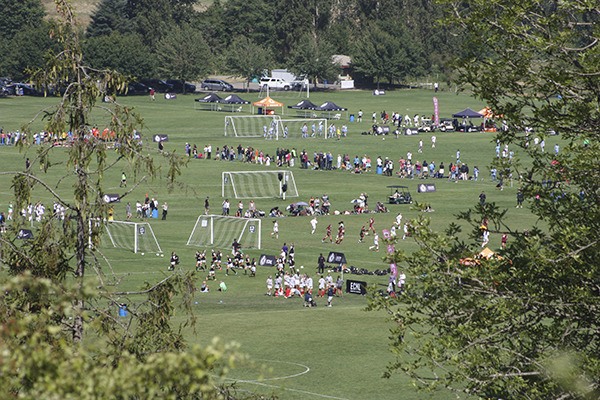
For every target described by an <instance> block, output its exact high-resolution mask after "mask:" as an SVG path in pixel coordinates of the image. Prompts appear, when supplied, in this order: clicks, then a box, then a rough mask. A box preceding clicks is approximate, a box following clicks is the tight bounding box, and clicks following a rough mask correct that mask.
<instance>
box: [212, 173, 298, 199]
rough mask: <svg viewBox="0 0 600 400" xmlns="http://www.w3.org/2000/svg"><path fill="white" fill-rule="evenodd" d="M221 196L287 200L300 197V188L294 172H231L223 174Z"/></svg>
mask: <svg viewBox="0 0 600 400" xmlns="http://www.w3.org/2000/svg"><path fill="white" fill-rule="evenodd" d="M284 189H285V190H284ZM221 196H222V197H233V198H235V199H268V198H276V197H278V198H283V199H285V198H286V197H298V188H297V187H296V180H295V179H294V174H293V173H292V171H287V170H282V171H229V172H223V173H222V178H221Z"/></svg>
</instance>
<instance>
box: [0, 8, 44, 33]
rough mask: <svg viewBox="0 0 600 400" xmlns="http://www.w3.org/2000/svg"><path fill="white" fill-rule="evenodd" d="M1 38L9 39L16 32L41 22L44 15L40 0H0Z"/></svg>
mask: <svg viewBox="0 0 600 400" xmlns="http://www.w3.org/2000/svg"><path fill="white" fill-rule="evenodd" d="M0 10H2V13H0V26H2V29H1V32H0V38H1V39H10V38H12V37H13V36H14V35H15V34H17V32H19V31H20V30H23V29H26V28H33V27H37V26H39V25H41V24H42V21H43V18H44V16H45V15H46V12H45V11H44V6H43V5H42V2H41V1H40V0H22V1H14V0H0Z"/></svg>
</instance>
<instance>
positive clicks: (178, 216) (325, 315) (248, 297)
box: [0, 90, 556, 400]
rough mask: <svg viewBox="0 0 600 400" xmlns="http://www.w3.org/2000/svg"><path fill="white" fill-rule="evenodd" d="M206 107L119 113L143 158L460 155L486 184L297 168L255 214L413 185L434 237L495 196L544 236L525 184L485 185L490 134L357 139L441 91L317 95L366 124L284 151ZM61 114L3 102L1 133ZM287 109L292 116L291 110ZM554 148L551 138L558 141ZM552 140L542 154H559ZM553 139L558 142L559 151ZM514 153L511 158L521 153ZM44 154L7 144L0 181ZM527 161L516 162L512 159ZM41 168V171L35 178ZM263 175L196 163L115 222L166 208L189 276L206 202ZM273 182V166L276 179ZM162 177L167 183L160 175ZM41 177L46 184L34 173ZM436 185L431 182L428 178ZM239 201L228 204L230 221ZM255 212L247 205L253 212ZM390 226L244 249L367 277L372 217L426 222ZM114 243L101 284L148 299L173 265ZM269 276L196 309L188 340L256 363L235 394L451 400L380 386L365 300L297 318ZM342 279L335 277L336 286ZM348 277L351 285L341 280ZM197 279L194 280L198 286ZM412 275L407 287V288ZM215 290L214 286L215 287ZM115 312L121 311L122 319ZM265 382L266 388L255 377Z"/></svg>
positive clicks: (383, 195)
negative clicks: (235, 175)
mask: <svg viewBox="0 0 600 400" xmlns="http://www.w3.org/2000/svg"><path fill="white" fill-rule="evenodd" d="M241 96H242V97H244V98H246V99H247V100H252V101H255V100H257V94H256V93H249V94H245V93H244V94H241ZM196 97H199V96H198V95H187V96H179V97H178V98H177V99H176V100H172V101H167V100H164V99H163V98H162V97H158V98H157V100H156V101H155V102H152V101H150V99H149V98H148V97H146V96H143V97H123V98H121V99H120V101H121V102H123V103H125V104H127V105H131V106H134V107H135V108H136V110H137V111H138V112H139V113H140V114H141V115H142V116H143V117H144V122H145V127H144V129H143V130H142V134H143V135H144V138H145V145H146V147H147V149H148V153H150V154H153V153H157V149H156V145H155V144H154V143H150V141H149V140H148V138H150V137H151V135H154V134H168V135H169V142H167V143H166V145H165V150H166V151H176V152H177V153H180V154H183V152H184V145H185V143H186V142H189V143H190V144H192V145H193V144H196V145H197V146H198V148H199V149H202V148H203V147H204V145H206V144H208V143H210V144H211V145H212V147H213V150H214V149H216V148H217V147H222V146H223V145H225V144H228V145H232V146H234V147H235V146H237V145H238V143H241V144H242V146H253V147H255V148H258V149H261V150H263V151H264V152H265V153H269V154H274V153H275V150H276V148H277V147H285V148H296V149H297V150H298V151H300V150H302V149H306V150H307V151H308V153H309V155H310V158H312V154H313V152H315V151H331V152H332V153H333V154H334V156H336V155H337V154H338V153H340V154H345V153H348V154H349V155H350V156H351V157H353V156H354V155H362V154H367V155H369V156H370V157H371V158H372V160H373V163H374V162H375V159H376V157H377V156H382V157H389V158H391V159H392V160H395V161H396V162H395V165H396V166H397V160H398V159H399V158H400V157H403V156H405V155H406V153H407V151H411V152H412V153H413V160H421V161H422V160H427V161H435V162H436V164H439V163H440V162H442V161H443V162H444V164H446V165H449V164H450V162H454V161H455V154H456V151H457V150H458V149H460V151H461V160H462V161H463V162H467V163H468V164H469V165H470V166H471V168H472V167H473V166H475V165H477V166H478V167H479V169H480V170H481V175H480V176H481V178H483V179H480V181H478V182H474V181H468V182H459V183H453V182H448V181H447V180H445V179H442V180H436V181H435V184H436V186H437V191H436V192H435V193H424V194H422V193H417V190H416V188H417V184H418V183H420V182H421V181H418V180H401V179H398V178H395V177H383V176H378V175H376V174H374V173H373V172H372V173H368V174H362V175H356V174H351V173H348V172H342V171H312V170H302V169H300V168H299V167H298V164H296V167H294V168H292V171H293V173H294V176H295V180H296V184H297V186H298V190H299V192H300V197H299V198H297V199H288V200H287V201H282V200H278V199H266V200H262V199H261V200H257V201H256V204H257V207H258V208H259V209H262V210H265V211H268V210H269V209H271V208H272V207H274V206H279V207H280V208H281V209H284V208H285V207H286V206H287V205H288V204H290V203H291V202H294V201H308V199H309V198H310V197H311V196H315V197H316V196H322V195H323V194H327V195H329V197H330V199H331V202H332V209H333V210H340V211H342V210H350V209H351V208H352V204H351V200H352V199H354V198H356V197H357V196H358V195H359V194H360V193H361V192H366V193H368V195H369V204H370V205H374V203H375V202H376V201H385V200H386V199H387V196H388V195H389V189H387V187H386V186H387V185H407V186H408V187H409V189H410V191H411V192H412V195H413V197H414V199H415V200H416V201H418V202H426V203H430V204H431V206H432V208H433V209H434V210H435V212H433V213H430V214H428V215H429V216H430V218H431V220H432V223H433V226H435V227H436V228H439V229H442V228H443V227H445V226H446V225H447V224H448V223H450V222H452V221H455V217H454V215H455V214H456V213H457V212H458V211H459V210H463V209H465V208H467V207H470V206H474V205H475V204H476V203H477V202H478V195H479V193H480V192H481V191H485V192H486V193H487V199H488V201H494V202H496V203H497V204H498V205H499V206H500V207H503V208H504V207H505V208H508V209H509V212H508V214H507V218H508V219H509V222H510V223H511V224H512V225H513V226H514V227H517V228H524V227H527V226H531V225H533V224H535V219H534V217H533V216H532V215H531V214H530V213H529V212H528V210H527V209H515V208H514V205H515V195H516V191H517V184H515V185H514V187H510V186H508V187H506V189H505V190H504V191H502V192H501V191H498V190H496V189H495V184H494V183H492V182H491V181H490V179H489V171H488V169H487V167H486V166H487V165H489V163H490V161H491V159H492V158H493V157H494V154H495V151H494V147H495V144H494V143H493V141H492V134H489V133H441V132H437V133H436V134H435V135H436V136H437V146H436V148H434V149H433V148H431V141H430V138H431V134H421V135H420V136H402V137H399V138H398V139H394V138H393V136H391V137H390V136H388V137H386V138H385V141H383V140H382V138H381V137H374V136H367V135H360V132H362V131H366V130H369V128H370V125H371V121H370V115H371V113H372V112H377V113H379V112H381V111H382V110H386V111H388V112H389V113H390V114H391V112H393V111H398V112H400V113H401V114H406V113H408V114H409V115H414V114H416V113H419V114H425V115H431V114H432V112H433V111H432V110H433V105H432V92H431V91H420V90H402V91H392V92H388V94H387V95H385V96H378V97H375V96H372V95H371V93H370V92H366V91H350V92H331V93H328V92H315V93H311V101H313V102H314V103H316V104H319V103H321V102H322V101H325V100H330V101H334V102H335V103H337V104H338V105H340V106H343V107H347V108H348V109H349V111H348V114H350V113H352V114H357V112H358V110H359V109H362V110H363V111H364V113H365V116H366V117H367V118H365V119H364V120H363V122H362V123H357V122H354V123H350V122H348V120H347V117H348V115H347V114H344V115H343V117H342V121H340V123H347V124H348V127H349V136H348V137H346V138H342V140H340V141H337V140H323V139H304V140H303V139H287V140H280V141H265V140H263V139H234V138H230V137H224V135H223V127H224V117H225V115H227V114H225V113H220V112H210V111H198V110H195V109H194V101H193V100H194V98H196ZM273 97H274V98H275V99H277V100H280V101H282V102H284V103H285V104H286V105H291V104H294V103H295V102H297V101H299V98H298V94H297V93H285V94H283V93H282V94H274V95H273ZM437 97H438V98H439V101H440V115H441V116H442V117H449V116H450V115H451V114H452V113H453V112H456V111H459V110H461V109H463V108H465V107H467V106H469V107H471V108H473V109H475V110H478V109H480V108H482V107H483V106H484V104H481V103H479V102H478V101H476V100H474V99H472V98H471V97H469V96H468V95H465V94H458V95H457V94H453V93H448V92H441V93H438V95H437ZM54 103H56V99H44V98H28V97H21V98H4V99H0V126H2V127H3V128H4V129H5V131H8V130H16V129H20V127H21V126H22V125H23V124H24V123H26V122H28V121H30V120H31V119H32V118H33V116H34V115H36V113H37V112H39V111H40V110H42V109H44V108H45V107H48V106H50V105H52V104H54ZM287 111H288V110H287V109H286V112H287ZM93 122H94V123H95V124H97V125H98V126H100V127H102V126H103V124H104V118H103V116H101V115H100V114H97V115H96V114H95V115H94V121H93ZM33 126H34V127H35V129H41V127H42V125H41V122H39V121H36V122H34V125H33ZM419 139H422V140H423V142H424V150H423V153H422V154H418V153H417V148H418V141H419ZM550 140H551V139H550ZM550 140H548V142H547V149H551V148H552V146H553V144H554V143H553V142H551V141H550ZM555 140H556V139H555ZM514 150H516V149H514ZM34 152H35V148H32V149H30V150H29V151H27V152H23V153H19V152H18V151H17V150H16V149H15V148H12V147H7V146H0V170H2V171H11V170H15V169H18V170H20V169H22V168H23V167H24V162H25V158H26V157H30V158H31V159H32V160H35V153H34ZM61 154H62V151H61V150H60V149H59V150H57V152H56V153H55V155H53V161H54V162H56V163H58V162H60V161H61ZM517 155H518V154H517ZM35 167H36V165H35V163H34V170H35ZM265 169H267V167H265V166H258V165H248V164H245V163H240V162H227V161H215V160H195V159H192V160H190V161H189V163H188V165H187V168H185V169H184V170H183V174H182V176H181V177H180V182H181V185H180V186H178V187H177V189H175V190H173V191H171V192H169V191H167V190H166V185H165V182H164V180H163V179H160V178H159V179H156V180H154V181H150V182H144V183H142V184H140V186H139V187H138V188H137V189H136V190H135V191H134V192H133V193H132V195H131V196H130V197H129V198H126V199H123V200H122V202H121V203H119V204H118V205H117V206H116V208H115V213H116V216H115V217H116V219H123V218H124V213H125V203H126V202H127V201H131V202H132V203H135V201H136V200H138V199H139V200H143V197H144V196H145V194H146V193H148V195H149V196H150V197H155V198H157V199H158V201H159V202H160V204H162V203H163V202H165V201H166V202H168V203H169V206H170V207H169V215H168V219H167V220H166V221H161V220H151V221H150V222H151V225H152V227H153V230H154V232H155V233H156V236H157V238H158V240H159V242H160V245H161V247H162V249H163V251H164V252H165V253H166V254H167V255H168V253H170V252H171V251H176V252H177V253H178V254H179V255H180V257H181V260H182V262H181V264H180V268H183V269H186V270H192V269H193V265H194V252H195V251H196V248H191V247H187V246H186V241H187V239H188V236H189V234H190V232H191V230H192V228H193V226H194V223H195V220H196V218H197V217H198V215H200V214H201V213H202V212H203V204H204V203H203V202H204V198H205V197H206V196H209V197H210V199H211V208H212V211H213V212H215V213H219V212H220V204H221V201H222V199H221V197H220V193H221V172H223V171H229V170H265ZM269 169H271V170H276V169H277V168H276V167H275V166H271V167H269ZM122 171H125V172H126V173H128V176H129V181H130V185H131V184H132V183H133V181H134V177H133V176H132V175H131V174H130V173H129V171H130V169H129V167H128V165H127V164H125V163H121V164H119V165H118V166H117V167H116V168H114V169H113V170H111V171H110V172H109V173H107V174H106V176H105V187H106V189H105V190H106V192H107V193H113V192H114V193H122V189H120V188H119V181H120V176H121V172H122ZM163 174H164V171H163ZM39 175H40V176H42V175H43V174H42V172H39ZM63 176H67V178H66V179H64V180H63V181H62V183H61V185H60V187H59V188H58V191H59V192H61V193H65V194H68V193H69V189H70V186H69V179H70V178H69V177H68V176H69V171H68V170H66V167H63V166H62V165H60V164H59V165H57V166H56V167H55V168H53V169H51V170H50V172H49V173H48V174H47V176H45V177H44V179H46V180H47V181H48V182H50V183H54V182H58V181H59V179H60V178H61V177H63ZM10 179H11V177H10V176H9V175H0V210H2V211H5V212H6V209H7V204H8V203H9V202H10V201H12V199H13V195H12V193H11V190H10ZM429 181H432V180H429ZM34 196H37V197H34V198H32V201H34V202H35V201H38V200H40V201H43V202H45V203H46V204H47V205H50V204H51V198H50V197H49V196H48V194H46V193H44V192H43V191H42V190H41V189H39V188H34ZM236 204H237V202H236V201H232V209H234V208H235V205H236ZM245 204H246V205H247V201H245ZM388 207H389V209H390V212H389V213H387V214H370V215H344V216H333V215H332V216H323V217H319V224H318V228H317V233H316V234H315V235H310V224H309V219H310V218H307V217H285V218H281V219H280V220H279V226H280V238H279V239H273V238H271V237H270V236H269V232H270V228H271V225H272V224H271V219H270V218H265V219H264V221H263V228H262V235H263V249H262V250H260V251H259V250H251V251H249V253H250V255H251V256H255V257H257V256H259V255H260V254H263V253H264V254H273V255H274V254H278V253H279V251H280V249H281V246H282V245H283V243H284V242H286V243H288V244H289V243H290V242H293V243H295V246H296V259H297V260H298V263H297V265H302V266H304V271H305V272H306V273H310V274H315V272H316V271H315V268H316V261H317V257H318V255H319V253H324V254H327V253H328V252H329V251H332V250H335V251H339V252H343V253H344V254H345V255H346V258H347V260H348V264H349V265H353V266H357V267H362V268H367V269H369V270H375V269H385V268H386V267H387V266H386V265H385V264H384V263H383V262H382V256H383V251H382V252H379V253H377V252H372V251H369V250H368V246H370V245H371V244H372V236H367V238H366V241H365V243H362V244H359V243H358V232H359V229H360V227H361V226H362V225H364V224H366V223H367V221H368V219H369V217H370V216H374V218H375V221H376V222H375V227H376V228H377V230H378V231H381V229H384V228H389V227H390V226H391V224H392V222H393V220H394V218H395V216H396V215H397V213H399V212H400V213H402V214H403V216H404V218H405V219H407V218H413V217H415V216H417V213H418V211H416V210H413V209H412V208H411V206H407V205H391V206H390V205H388ZM340 220H343V221H344V223H345V224H346V232H347V234H346V239H345V241H344V242H343V243H342V244H341V245H331V244H328V243H321V238H322V236H323V233H324V229H325V227H326V226H327V224H332V225H333V226H334V229H335V226H337V223H338V221H340ZM106 244H107V243H106V241H105V245H104V246H103V247H102V248H101V251H102V253H103V254H104V256H105V257H106V259H105V261H104V262H103V265H102V267H103V273H104V279H105V283H106V282H113V281H115V282H116V281H117V280H120V279H122V281H121V283H120V285H119V290H127V289H135V288H139V287H140V286H141V285H142V284H143V283H144V282H155V281H158V280H159V279H161V278H162V277H163V276H165V274H167V273H168V272H167V264H168V259H167V255H165V258H161V257H156V256H155V255H149V254H146V255H145V256H141V255H135V254H133V253H131V252H128V251H125V250H115V249H112V248H109V246H107V245H106ZM397 247H398V248H402V249H407V250H409V251H410V250H413V249H416V245H415V243H414V242H413V241H411V240H410V239H408V240H404V241H400V243H399V244H398V246H397ZM490 247H491V248H493V249H494V248H499V247H500V237H499V236H497V237H496V236H494V235H492V237H491V242H490ZM269 274H273V270H271V269H269V268H265V267H259V270H258V273H257V277H255V278H250V277H248V276H244V275H237V276H229V277H226V276H224V274H223V272H217V279H218V280H220V279H223V280H225V281H226V282H227V285H228V287H229V290H228V291H227V292H226V293H220V292H218V291H216V288H217V284H215V283H213V284H212V286H211V289H212V290H211V292H210V293H207V294H198V296H197V304H196V307H197V310H198V314H199V316H200V323H199V326H198V329H197V332H196V333H195V334H192V333H190V334H189V335H190V336H189V339H190V341H191V342H198V343H202V344H208V343H210V341H211V340H212V338H213V337H215V336H217V337H220V338H221V339H223V340H225V341H235V342H238V343H239V344H240V346H241V351H243V352H245V353H247V354H249V355H250V356H251V358H252V359H253V360H254V361H255V363H256V364H254V365H245V366H241V367H240V368H238V369H236V370H234V371H233V372H232V375H231V376H232V378H233V379H235V380H236V381H237V382H238V386H239V387H240V388H242V389H245V390H253V391H258V392H261V393H276V394H277V395H279V397H280V398H282V399H352V400H358V399H382V400H384V399H398V398H401V399H417V398H418V399H421V398H435V399H447V398H450V396H451V394H450V393H438V394H423V393H415V392H414V391H413V390H412V385H411V382H409V381H408V380H407V379H406V378H405V377H403V376H395V377H393V378H391V379H388V380H384V379H382V378H381V375H382V373H383V371H384V369H385V366H386V364H387V363H388V362H390V361H392V359H393V356H392V354H391V353H390V352H389V349H388V340H387V337H388V334H389V332H388V329H389V326H388V325H387V323H386V322H385V316H384V315H382V314H379V313H367V312H365V311H364V308H365V305H366V300H365V298H363V297H361V296H356V295H345V296H344V297H343V298H335V299H334V304H333V307H332V308H326V307H323V305H324V301H323V299H318V300H317V302H318V304H319V307H317V308H313V309H307V308H304V307H302V301H301V300H300V299H297V298H295V299H283V298H272V297H268V296H265V295H264V293H265V279H266V277H267V275H269ZM334 278H335V275H334ZM345 278H352V277H351V276H345ZM356 278H358V279H359V280H366V281H368V282H369V283H370V284H380V285H381V287H382V288H384V285H386V284H387V277H377V276H359V277H356ZM202 279H203V277H202V276H198V280H199V281H201V280H202ZM412 279H414V277H411V276H408V283H410V281H411V280H412ZM218 280H217V282H218ZM122 301H123V302H126V303H129V304H135V302H136V299H135V298H127V299H122ZM116 312H117V310H115V313H116ZM259 377H262V379H259Z"/></svg>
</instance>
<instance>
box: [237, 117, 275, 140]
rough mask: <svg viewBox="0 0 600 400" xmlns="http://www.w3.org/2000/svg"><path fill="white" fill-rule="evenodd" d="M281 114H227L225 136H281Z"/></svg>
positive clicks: (273, 137)
mask: <svg viewBox="0 0 600 400" xmlns="http://www.w3.org/2000/svg"><path fill="white" fill-rule="evenodd" d="M280 119H281V117H280V116H279V115H227V116H226V117H225V136H233V137H247V138H257V137H263V138H265V139H275V140H277V139H278V138H279V135H278V124H277V121H279V120H280Z"/></svg>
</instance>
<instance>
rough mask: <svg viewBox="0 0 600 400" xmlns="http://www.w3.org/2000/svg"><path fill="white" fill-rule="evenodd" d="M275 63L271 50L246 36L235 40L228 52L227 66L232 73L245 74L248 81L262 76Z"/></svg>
mask: <svg viewBox="0 0 600 400" xmlns="http://www.w3.org/2000/svg"><path fill="white" fill-rule="evenodd" d="M272 63H273V59H272V57H271V52H270V51H269V50H267V49H266V48H265V47H264V46H260V45H257V44H256V43H254V42H252V41H251V40H250V39H248V38H247V37H245V36H241V37H239V38H237V39H235V40H234V41H233V43H231V45H230V46H229V48H228V49H227V52H226V66H227V69H228V70H229V71H231V73H233V74H236V75H239V76H243V77H244V78H246V81H247V82H250V81H251V80H252V79H253V78H256V77H260V76H261V75H262V72H263V71H264V70H265V69H270V67H271V65H272Z"/></svg>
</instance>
